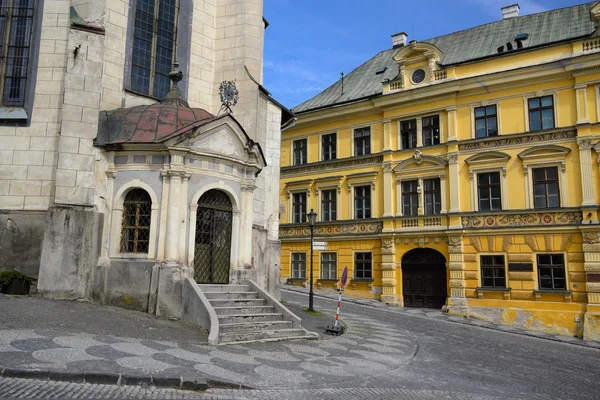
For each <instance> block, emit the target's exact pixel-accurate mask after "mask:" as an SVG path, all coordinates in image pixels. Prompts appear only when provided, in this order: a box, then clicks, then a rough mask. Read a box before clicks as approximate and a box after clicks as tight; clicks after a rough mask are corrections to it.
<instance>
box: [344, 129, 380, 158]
mask: <svg viewBox="0 0 600 400" xmlns="http://www.w3.org/2000/svg"><path fill="white" fill-rule="evenodd" d="M364 128H369V154H373V125H372V124H365V125H357V126H353V127H352V140H351V145H352V153H351V154H352V157H364V156H365V154H363V155H362V156H357V155H356V152H355V151H354V150H355V149H354V132H355V131H356V130H357V129H364ZM338 142H339V140H338Z"/></svg>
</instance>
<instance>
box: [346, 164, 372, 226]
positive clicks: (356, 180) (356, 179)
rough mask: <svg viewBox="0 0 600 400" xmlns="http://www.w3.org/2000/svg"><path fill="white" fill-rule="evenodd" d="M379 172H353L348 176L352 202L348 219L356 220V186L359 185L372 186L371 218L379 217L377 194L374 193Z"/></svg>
mask: <svg viewBox="0 0 600 400" xmlns="http://www.w3.org/2000/svg"><path fill="white" fill-rule="evenodd" d="M378 174H379V172H377V171H373V172H363V173H359V174H353V175H348V176H347V178H346V179H347V185H348V192H349V193H348V194H349V197H350V204H349V207H348V210H349V212H350V214H349V215H348V217H349V218H348V219H351V220H354V219H356V218H355V215H354V211H355V210H354V188H355V187H357V186H370V187H371V218H377V211H378V210H377V203H376V198H377V197H376V196H374V195H373V193H374V192H375V189H376V182H377V175H378Z"/></svg>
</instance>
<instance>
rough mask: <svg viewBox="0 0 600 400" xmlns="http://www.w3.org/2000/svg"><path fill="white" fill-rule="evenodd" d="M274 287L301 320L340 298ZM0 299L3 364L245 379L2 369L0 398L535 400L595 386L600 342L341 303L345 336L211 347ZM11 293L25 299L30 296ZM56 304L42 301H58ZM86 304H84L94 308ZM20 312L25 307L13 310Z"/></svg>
mask: <svg viewBox="0 0 600 400" xmlns="http://www.w3.org/2000/svg"><path fill="white" fill-rule="evenodd" d="M282 297H283V299H284V300H285V301H286V303H287V305H288V306H289V307H290V308H291V309H292V310H294V311H295V312H297V313H298V314H299V315H300V316H301V317H302V318H303V324H304V325H305V326H306V327H307V328H309V329H312V330H319V331H321V332H322V331H323V328H324V326H325V325H327V323H330V322H332V321H333V318H332V316H333V314H334V312H335V308H336V300H332V299H326V298H321V297H316V298H315V307H316V309H317V310H321V311H322V312H324V313H325V315H324V316H321V317H318V316H309V315H307V314H305V313H303V312H302V311H301V310H302V309H303V308H306V303H307V297H306V295H305V294H303V293H297V292H289V291H284V292H283V294H282ZM6 299H7V298H6V297H2V296H0V309H2V313H0V371H1V370H2V369H3V368H5V367H11V368H20V369H43V370H52V371H59V372H69V371H94V372H111V373H115V372H116V373H121V374H123V375H125V376H139V375H144V374H146V375H147V374H150V375H154V376H157V377H173V376H181V377H185V378H186V379H199V380H204V381H210V380H216V381H217V382H232V383H237V384H243V385H245V386H248V387H250V388H253V389H252V390H232V389H218V388H211V389H209V390H207V391H206V392H202V393H198V392H182V391H176V390H173V389H157V388H152V387H139V386H104V385H92V384H67V383H60V382H47V381H35V380H23V379H14V378H10V379H8V378H0V397H10V398H18V397H20V398H44V397H45V398H48V397H52V398H60V397H61V396H64V397H76V398H106V397H113V398H122V397H131V398H152V397H155V398H216V399H229V398H236V399H243V398H249V399H250V398H258V399H336V398H370V399H372V398H386V399H387V398H390V399H396V398H397V399H405V398H407V399H438V398H439V399H495V398H503V399H505V398H517V399H540V400H541V399H598V398H599V397H598V393H600V380H599V379H598V372H597V371H598V370H597V366H598V360H599V359H600V351H598V350H596V349H593V348H586V347H582V346H574V345H571V344H565V343H559V342H549V341H547V340H540V339H539V338H535V337H529V336H523V335H514V334H508V333H506V332H502V331H497V330H490V329H483V328H480V327H477V326H470V325H463V324H457V323H454V322H452V321H450V320H448V319H447V318H446V317H444V316H443V314H442V313H439V312H432V311H426V310H409V311H411V312H407V311H406V310H397V309H392V308H386V307H381V306H375V307H373V306H372V305H361V304H352V303H347V302H346V303H343V304H342V315H341V318H342V319H343V320H344V321H345V323H346V324H347V326H348V330H347V332H346V334H344V335H343V336H341V337H327V340H313V341H295V342H277V343H259V344H243V345H227V346H219V347H217V348H215V347H209V346H206V345H204V344H202V343H199V342H186V341H182V340H167V339H165V337H169V338H171V339H173V338H175V339H176V338H177V334H176V333H175V332H172V333H170V334H169V335H170V336H169V335H167V334H166V333H164V332H152V331H151V330H148V329H144V330H143V331H142V332H141V333H140V334H139V335H137V334H136V329H135V327H132V328H131V330H130V331H131V332H132V336H133V335H135V336H134V337H126V336H122V334H123V333H126V332H127V330H126V329H124V328H123V327H115V331H116V332H118V333H119V335H111V334H110V333H111V326H110V324H108V323H106V322H105V323H106V326H103V327H102V330H101V331H100V332H99V333H97V334H94V333H93V330H92V329H89V328H85V329H84V328H82V329H80V330H77V329H76V328H77V326H76V325H75V324H73V323H69V324H67V325H68V328H69V329H49V326H48V323H49V322H51V320H50V319H47V318H46V317H45V316H44V315H41V314H40V315H38V314H39V313H43V312H52V311H50V310H49V309H45V308H44V307H43V306H40V307H39V308H36V307H35V306H36V305H38V302H42V303H43V302H46V301H47V300H43V299H35V298H31V299H29V300H31V301H33V302H32V303H31V304H32V307H29V308H27V307H25V308H24V309H19V308H18V307H13V308H14V309H13V308H11V307H6V306H7V302H6V301H5V300H6ZM19 301H23V302H24V303H22V304H25V305H26V304H27V301H28V300H27V299H23V300H21V299H20V300H19ZM57 303H60V302H52V304H51V306H52V307H50V308H56V307H59V308H60V307H61V305H59V304H57ZM90 306H92V305H89V304H85V305H84V307H83V308H82V310H83V312H85V313H90V312H91V313H92V316H91V317H92V318H93V309H92V308H89V307H90ZM69 307H73V312H72V315H70V316H71V317H72V318H71V320H77V319H78V318H80V319H81V318H82V317H80V316H78V313H79V311H77V307H78V306H77V305H75V303H73V304H70V305H69ZM94 307H96V306H94ZM24 310H27V311H26V313H27V316H26V317H22V316H14V315H12V314H13V313H15V312H24ZM106 310H107V309H103V311H102V312H107V313H108V311H106ZM119 313H123V314H122V316H121V314H119V315H118V316H117V320H120V318H124V317H123V316H127V315H128V312H124V311H121V310H120V311H119ZM134 314H135V315H133V314H132V315H133V317H135V318H137V317H136V315H137V314H138V313H134ZM107 315H108V317H110V315H109V314H107ZM133 317H132V318H133ZM36 318H39V321H40V322H39V323H36ZM22 319H26V320H27V321H29V322H26V323H25V322H23V325H24V328H23V329H18V328H17V327H16V325H17V324H18V323H20V322H15V321H18V320H22ZM109 319H110V318H109ZM125 319H126V318H125ZM166 322H168V321H166ZM55 323H56V322H55ZM91 323H93V322H91ZM144 323H145V324H148V326H152V324H154V323H155V322H153V321H146V322H144ZM159 323H164V322H159ZM173 324H175V325H176V326H177V324H178V322H173ZM36 326H39V327H40V328H39V329H35V327H36ZM5 328H10V329H5ZM62 328H65V327H64V326H63V327H62ZM182 329H185V327H183V326H182ZM166 332H169V328H166ZM194 338H197V337H196V336H194ZM61 385H62V386H61ZM309 388H310V389H309ZM186 396H187V397H186Z"/></svg>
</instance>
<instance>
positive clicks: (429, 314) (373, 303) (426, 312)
mask: <svg viewBox="0 0 600 400" xmlns="http://www.w3.org/2000/svg"><path fill="white" fill-rule="evenodd" d="M282 290H284V291H289V292H295V293H302V294H308V289H306V288H303V287H299V286H291V285H287V286H284V287H282ZM315 296H318V297H323V298H326V299H330V300H336V301H337V299H338V296H339V294H338V292H337V291H335V290H333V289H319V290H318V291H316V292H315ZM343 301H344V302H349V303H353V304H360V305H363V306H368V307H374V308H385V309H387V310H388V311H391V312H394V313H397V314H409V315H412V316H417V317H424V318H435V319H443V320H446V321H449V322H454V323H458V324H463V325H470V326H477V327H479V328H485V329H493V330H497V331H502V332H508V333H514V334H518V335H525V336H531V337H536V338H540V339H546V340H552V341H555V342H561V343H569V344H574V345H577V346H583V347H590V348H595V349H600V343H595V342H590V341H588V340H582V339H579V338H577V337H573V336H563V335H553V334H549V333H544V332H538V331H533V330H528V329H525V328H519V327H515V326H510V325H498V324H493V323H491V322H486V321H481V320H477V319H471V318H463V317H458V316H455V315H450V314H447V313H444V312H441V311H436V310H431V309H419V308H403V307H394V306H388V305H387V304H385V303H382V302H380V301H379V300H370V299H364V298H360V297H353V296H351V295H349V294H348V292H344V297H343Z"/></svg>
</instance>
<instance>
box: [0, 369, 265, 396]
mask: <svg viewBox="0 0 600 400" xmlns="http://www.w3.org/2000/svg"><path fill="white" fill-rule="evenodd" d="M0 377H4V378H20V379H36V380H45V381H54V382H69V383H89V384H96V385H116V386H142V387H149V386H154V387H158V388H170V389H180V390H188V391H196V392H203V391H206V390H208V389H250V390H251V389H255V388H253V387H251V386H246V385H242V384H236V383H232V382H228V381H221V380H216V379H212V378H211V379H196V380H190V379H185V378H183V377H182V376H171V377H169V376H153V375H124V374H117V373H98V372H62V371H51V370H40V369H22V368H3V369H2V370H0Z"/></svg>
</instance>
